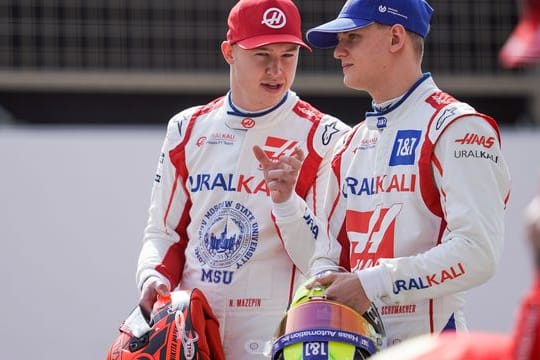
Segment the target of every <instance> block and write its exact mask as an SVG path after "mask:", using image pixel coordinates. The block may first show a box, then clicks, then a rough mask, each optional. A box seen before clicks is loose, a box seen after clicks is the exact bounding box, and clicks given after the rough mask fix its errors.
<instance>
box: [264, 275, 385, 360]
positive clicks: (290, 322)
mask: <svg viewBox="0 0 540 360" xmlns="http://www.w3.org/2000/svg"><path fill="white" fill-rule="evenodd" d="M334 274H335V273H332V274H326V275H324V276H330V275H334ZM325 291H326V289H325V288H324V287H323V286H321V284H320V283H318V282H317V279H316V278H312V279H310V280H309V281H308V282H307V283H306V284H304V285H303V286H300V287H299V289H298V290H297V291H296V293H295V295H294V298H293V301H292V303H291V306H290V308H289V310H288V312H287V314H286V315H285V317H284V318H283V319H282V321H281V322H280V324H279V326H278V328H277V330H276V333H275V336H274V341H273V346H272V360H302V359H308V358H315V357H316V358H317V359H325V360H361V359H366V358H367V357H369V356H371V355H373V354H374V353H375V352H377V351H378V350H380V348H381V347H382V346H383V342H384V336H385V332H384V326H383V324H382V321H381V319H380V317H379V313H378V311H377V309H376V307H375V306H374V305H373V304H370V306H369V307H368V310H367V311H366V312H365V313H364V315H360V313H358V312H356V311H355V310H354V309H352V308H351V307H349V306H346V305H343V304H340V303H338V302H336V301H332V300H330V299H328V298H327V296H326V295H325Z"/></svg>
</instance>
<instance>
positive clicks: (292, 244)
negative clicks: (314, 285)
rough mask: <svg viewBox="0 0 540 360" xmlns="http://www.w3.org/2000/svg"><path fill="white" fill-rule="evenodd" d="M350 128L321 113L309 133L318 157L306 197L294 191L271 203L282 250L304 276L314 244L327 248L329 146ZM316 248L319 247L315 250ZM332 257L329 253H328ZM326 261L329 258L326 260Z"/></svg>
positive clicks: (333, 145) (336, 142)
mask: <svg viewBox="0 0 540 360" xmlns="http://www.w3.org/2000/svg"><path fill="white" fill-rule="evenodd" d="M349 129H350V128H349V127H348V126H347V125H345V124H344V123H342V122H341V121H339V120H338V119H336V118H333V117H330V116H325V117H323V121H321V124H320V125H319V127H318V129H317V131H316V132H315V134H314V136H313V140H312V141H313V148H314V149H315V151H317V152H318V153H319V154H320V155H321V156H322V160H321V162H320V164H319V167H318V169H317V173H316V176H315V180H314V182H313V184H312V185H311V186H310V188H309V190H308V192H307V194H306V197H305V198H301V197H300V196H298V195H295V196H293V197H291V199H289V200H288V201H286V202H284V203H281V204H273V208H272V216H273V218H274V222H275V225H276V228H277V229H278V232H279V234H280V236H281V239H282V241H283V245H284V247H285V250H286V251H287V253H288V255H289V257H290V258H291V260H292V261H293V263H294V264H295V265H296V267H297V268H298V269H299V270H300V271H301V272H302V273H303V274H304V275H306V276H309V274H310V264H311V262H312V259H313V256H314V254H315V251H316V248H317V247H321V249H322V248H328V247H329V238H328V236H327V234H326V228H327V226H326V221H325V220H324V219H325V215H324V214H325V210H324V207H325V198H326V191H327V184H328V180H329V178H330V177H331V175H332V174H331V159H332V150H333V149H334V147H336V146H337V145H338V144H339V143H341V142H342V140H343V135H344V134H345V133H346V131H348V130H349ZM319 251H320V250H319ZM328 257H330V258H331V259H332V256H331V255H330V254H328ZM330 262H332V261H331V260H330Z"/></svg>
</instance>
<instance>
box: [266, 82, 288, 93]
mask: <svg viewBox="0 0 540 360" xmlns="http://www.w3.org/2000/svg"><path fill="white" fill-rule="evenodd" d="M261 86H262V87H263V88H265V89H266V90H268V91H270V92H279V91H280V90H281V89H282V88H283V84H281V83H261Z"/></svg>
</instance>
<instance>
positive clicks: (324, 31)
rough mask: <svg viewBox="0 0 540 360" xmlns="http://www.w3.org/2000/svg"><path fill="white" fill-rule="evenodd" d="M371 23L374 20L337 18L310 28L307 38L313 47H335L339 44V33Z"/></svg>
mask: <svg viewBox="0 0 540 360" xmlns="http://www.w3.org/2000/svg"><path fill="white" fill-rule="evenodd" d="M371 24H373V21H371V20H366V19H351V18H337V19H335V20H332V21H329V22H327V23H325V24H322V25H319V26H317V27H314V28H313V29H310V30H308V32H307V33H306V39H307V42H308V43H309V44H310V45H311V46H313V47H316V48H320V49H328V48H333V47H336V45H337V44H338V39H337V33H340V32H345V31H352V30H356V29H359V28H363V27H364V26H368V25H371Z"/></svg>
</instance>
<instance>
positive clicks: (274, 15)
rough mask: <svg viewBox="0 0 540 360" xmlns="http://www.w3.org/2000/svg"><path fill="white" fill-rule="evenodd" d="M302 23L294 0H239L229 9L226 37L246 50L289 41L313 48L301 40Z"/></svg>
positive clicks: (289, 42) (231, 42)
mask: <svg viewBox="0 0 540 360" xmlns="http://www.w3.org/2000/svg"><path fill="white" fill-rule="evenodd" d="M301 23H302V20H301V18H300V12H299V11H298V8H297V7H296V5H295V4H294V3H293V2H292V1H291V0H240V1H238V3H237V4H236V5H235V6H234V7H233V8H232V9H231V12H230V13H229V19H228V25H229V31H227V41H229V43H230V44H231V45H233V44H238V46H240V47H241V48H242V49H247V50H249V49H254V48H257V47H259V46H264V45H269V44H276V43H286V44H297V45H300V46H302V47H304V48H306V49H308V50H310V51H311V48H310V47H309V46H307V45H306V43H304V41H303V40H302V29H301Z"/></svg>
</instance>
